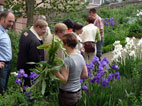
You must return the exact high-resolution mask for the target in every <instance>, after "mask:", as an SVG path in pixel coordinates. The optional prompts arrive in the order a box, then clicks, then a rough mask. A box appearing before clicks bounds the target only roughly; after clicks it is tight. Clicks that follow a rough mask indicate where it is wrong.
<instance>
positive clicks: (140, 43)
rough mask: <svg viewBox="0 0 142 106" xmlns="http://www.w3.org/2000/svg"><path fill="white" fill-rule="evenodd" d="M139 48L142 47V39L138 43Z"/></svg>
mask: <svg viewBox="0 0 142 106" xmlns="http://www.w3.org/2000/svg"><path fill="white" fill-rule="evenodd" d="M137 46H139V47H142V38H141V39H140V40H139V42H138V43H137Z"/></svg>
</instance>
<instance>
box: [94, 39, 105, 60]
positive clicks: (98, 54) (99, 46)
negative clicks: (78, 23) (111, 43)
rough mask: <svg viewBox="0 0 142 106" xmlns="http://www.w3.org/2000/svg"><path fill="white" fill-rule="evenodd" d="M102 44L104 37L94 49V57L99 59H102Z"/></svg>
mask: <svg viewBox="0 0 142 106" xmlns="http://www.w3.org/2000/svg"><path fill="white" fill-rule="evenodd" d="M103 42H104V37H101V41H98V42H97V43H96V47H97V54H96V56H97V57H98V58H99V59H101V57H102V47H103Z"/></svg>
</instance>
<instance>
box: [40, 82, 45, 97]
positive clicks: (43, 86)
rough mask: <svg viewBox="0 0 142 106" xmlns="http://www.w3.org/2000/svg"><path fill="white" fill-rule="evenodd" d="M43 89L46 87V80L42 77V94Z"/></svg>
mask: <svg viewBox="0 0 142 106" xmlns="http://www.w3.org/2000/svg"><path fill="white" fill-rule="evenodd" d="M45 89H46V82H45V80H44V79H42V90H41V93H42V95H44V93H45Z"/></svg>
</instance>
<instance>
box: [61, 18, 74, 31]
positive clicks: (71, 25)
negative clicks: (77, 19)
mask: <svg viewBox="0 0 142 106" xmlns="http://www.w3.org/2000/svg"><path fill="white" fill-rule="evenodd" d="M63 23H64V24H65V25H66V26H67V27H68V29H69V28H73V22H72V21H71V20H70V19H67V20H65V21H63Z"/></svg>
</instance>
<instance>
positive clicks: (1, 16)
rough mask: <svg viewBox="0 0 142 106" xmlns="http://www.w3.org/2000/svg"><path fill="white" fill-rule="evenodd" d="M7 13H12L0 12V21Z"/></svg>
mask: <svg viewBox="0 0 142 106" xmlns="http://www.w3.org/2000/svg"><path fill="white" fill-rule="evenodd" d="M9 13H12V12H10V11H5V12H2V13H1V14H0V20H1V19H2V18H6V17H7V16H8V14H9Z"/></svg>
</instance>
